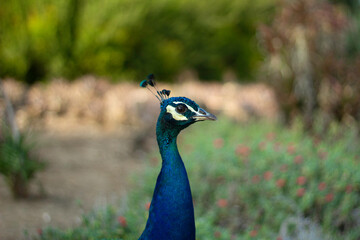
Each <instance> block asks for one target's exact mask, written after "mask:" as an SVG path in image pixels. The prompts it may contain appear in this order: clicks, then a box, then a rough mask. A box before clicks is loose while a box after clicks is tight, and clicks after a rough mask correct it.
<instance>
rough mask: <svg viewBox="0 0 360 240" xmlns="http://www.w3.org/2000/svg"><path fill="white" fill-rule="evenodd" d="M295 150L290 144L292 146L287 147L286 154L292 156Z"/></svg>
mask: <svg viewBox="0 0 360 240" xmlns="http://www.w3.org/2000/svg"><path fill="white" fill-rule="evenodd" d="M295 150H296V148H295V145H294V144H293V143H292V144H290V145H289V146H288V147H287V152H288V153H289V154H294V153H295Z"/></svg>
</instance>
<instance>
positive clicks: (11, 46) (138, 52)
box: [0, 0, 276, 83]
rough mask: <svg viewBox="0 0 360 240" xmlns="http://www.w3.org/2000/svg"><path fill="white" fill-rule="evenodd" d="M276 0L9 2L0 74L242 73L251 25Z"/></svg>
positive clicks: (30, 77) (0, 30)
mask: <svg viewBox="0 0 360 240" xmlns="http://www.w3.org/2000/svg"><path fill="white" fill-rule="evenodd" d="M274 1H276V0H257V1H250V0H246V1H241V2H239V1H230V0H225V1H204V0H202V1H196V2H194V1H190V0H185V1H179V0H172V1H163V0H156V1H151V2H148V1H142V0H121V1H118V0H108V1H106V2H99V1H82V0H67V1H54V0H50V1H44V0H30V1H8V2H4V3H2V7H1V9H0V20H1V21H0V64H1V68H0V77H1V76H10V77H15V78H18V79H20V80H24V81H26V82H27V83H33V82H35V81H39V80H42V79H44V78H50V77H54V76H55V77H68V78H74V77H77V76H82V75H84V74H95V75H100V76H108V77H112V78H119V77H122V78H128V79H137V78H138V79H141V78H142V77H143V76H145V75H146V74H148V73H150V72H155V73H157V74H158V75H159V76H160V77H161V79H164V80H169V79H170V78H174V77H175V76H176V75H177V74H179V73H180V72H181V71H184V70H189V69H190V70H193V71H196V72H197V73H198V74H199V77H200V78H203V79H220V77H221V74H222V73H223V72H224V71H227V70H228V69H232V70H233V71H234V72H236V73H237V74H238V77H248V76H250V75H251V74H252V73H254V71H255V70H256V69H257V66H258V64H259V61H260V60H261V56H260V53H259V51H258V48H257V43H256V41H255V34H256V26H257V23H258V22H260V21H266V20H267V18H268V16H269V15H270V13H271V11H270V10H271V8H272V6H273V3H274Z"/></svg>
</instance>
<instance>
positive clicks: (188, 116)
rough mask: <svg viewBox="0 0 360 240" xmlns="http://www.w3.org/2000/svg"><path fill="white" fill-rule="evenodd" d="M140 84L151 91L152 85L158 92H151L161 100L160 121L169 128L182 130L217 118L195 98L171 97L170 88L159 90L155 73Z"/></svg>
mask: <svg viewBox="0 0 360 240" xmlns="http://www.w3.org/2000/svg"><path fill="white" fill-rule="evenodd" d="M140 86H141V87H146V88H148V89H149V91H151V89H150V88H149V86H151V87H153V88H154V90H155V91H156V93H154V92H153V91H151V92H152V93H153V94H154V95H155V96H156V98H157V99H158V100H159V101H160V115H159V121H160V122H161V123H162V125H164V126H166V127H167V128H168V127H171V128H172V129H177V130H179V131H180V130H182V129H184V128H186V127H188V126H189V125H191V124H193V123H195V122H199V121H204V120H213V121H214V120H216V116H215V115H213V114H211V113H209V112H207V111H205V110H204V109H202V108H200V107H199V105H198V104H197V103H196V102H194V101H193V100H191V99H189V98H186V97H171V98H169V96H170V90H166V89H163V90H161V91H159V90H158V89H157V87H156V83H155V79H154V75H153V74H150V75H149V76H148V77H147V80H143V81H142V82H141V83H140Z"/></svg>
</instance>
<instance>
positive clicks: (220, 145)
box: [214, 138, 224, 148]
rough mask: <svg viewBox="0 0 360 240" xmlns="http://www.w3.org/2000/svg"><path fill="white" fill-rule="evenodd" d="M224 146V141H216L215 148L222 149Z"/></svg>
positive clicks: (219, 139)
mask: <svg viewBox="0 0 360 240" xmlns="http://www.w3.org/2000/svg"><path fill="white" fill-rule="evenodd" d="M223 146H224V139H222V138H217V139H215V140H214V147H215V148H222V147H223Z"/></svg>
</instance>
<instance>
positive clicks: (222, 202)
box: [217, 198, 228, 208]
mask: <svg viewBox="0 0 360 240" xmlns="http://www.w3.org/2000/svg"><path fill="white" fill-rule="evenodd" d="M217 205H218V206H219V207H220V208H225V207H227V205H228V201H227V200H226V199H224V198H221V199H219V200H218V201H217Z"/></svg>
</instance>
